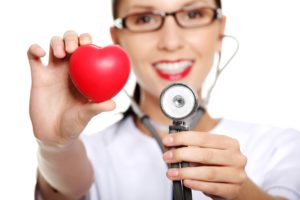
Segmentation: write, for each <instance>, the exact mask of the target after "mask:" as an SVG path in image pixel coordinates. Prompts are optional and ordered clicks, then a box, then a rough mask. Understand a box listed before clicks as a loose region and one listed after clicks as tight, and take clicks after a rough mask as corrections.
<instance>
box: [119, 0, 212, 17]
mask: <svg viewBox="0 0 300 200" xmlns="http://www.w3.org/2000/svg"><path fill="white" fill-rule="evenodd" d="M119 2H120V3H119V8H118V10H119V15H121V16H122V15H126V14H127V13H129V12H134V11H138V10H150V9H151V10H162V11H174V10H178V9H181V8H182V7H184V6H189V5H203V6H209V7H213V6H215V0H119Z"/></svg>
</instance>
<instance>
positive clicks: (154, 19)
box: [126, 13, 162, 32]
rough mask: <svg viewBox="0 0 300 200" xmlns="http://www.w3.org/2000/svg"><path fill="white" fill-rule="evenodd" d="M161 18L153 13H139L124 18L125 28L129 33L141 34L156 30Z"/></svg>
mask: <svg viewBox="0 0 300 200" xmlns="http://www.w3.org/2000/svg"><path fill="white" fill-rule="evenodd" d="M161 22H162V17H161V16H160V15H157V14H153V13H139V14H133V15H129V16H127V17H126V26H127V28H128V29H129V30H131V31H136V32H143V31H151V30H155V29H157V28H158V27H159V26H160V25H161Z"/></svg>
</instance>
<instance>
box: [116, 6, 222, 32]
mask: <svg viewBox="0 0 300 200" xmlns="http://www.w3.org/2000/svg"><path fill="white" fill-rule="evenodd" d="M167 16H173V17H174V18H175V21H176V23H177V24H178V26H179V27H181V28H198V27H204V26H208V25H210V24H212V23H213V22H214V21H215V20H217V19H220V18H221V17H222V10H221V9H220V8H218V9H215V8H207V7H200V8H193V9H181V10H178V11H175V12H163V11H152V12H143V13H135V14H131V15H127V16H125V17H123V18H118V19H116V20H114V27H116V28H117V29H127V30H129V31H131V32H136V33H141V32H151V31H156V30H159V29H160V28H161V27H162V26H163V24H164V21H165V18H166V17H167Z"/></svg>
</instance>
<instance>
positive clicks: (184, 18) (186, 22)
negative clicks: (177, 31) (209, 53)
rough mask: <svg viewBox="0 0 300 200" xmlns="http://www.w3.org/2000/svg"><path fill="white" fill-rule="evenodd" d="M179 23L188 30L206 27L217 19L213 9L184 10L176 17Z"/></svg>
mask: <svg viewBox="0 0 300 200" xmlns="http://www.w3.org/2000/svg"><path fill="white" fill-rule="evenodd" d="M176 17H177V20H178V23H179V24H180V25H181V26H183V27H187V28H192V27H201V26H206V25H209V24H210V23H212V22H213V21H214V19H215V10H214V9H212V8H196V9H190V10H183V11H180V12H178V13H177V15H176Z"/></svg>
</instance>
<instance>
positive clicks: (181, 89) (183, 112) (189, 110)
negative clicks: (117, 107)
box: [126, 83, 205, 200]
mask: <svg viewBox="0 0 300 200" xmlns="http://www.w3.org/2000/svg"><path fill="white" fill-rule="evenodd" d="M126 94H127V95H128V93H126ZM128 97H129V98H130V101H131V107H132V109H133V112H134V113H135V114H136V116H137V117H138V118H139V120H140V121H141V122H142V123H143V124H144V126H145V127H146V128H147V129H148V130H149V132H150V133H151V134H152V136H153V138H154V139H155V140H156V142H157V144H158V146H159V147H160V149H161V151H162V152H165V148H164V145H163V143H162V141H161V139H160V137H159V134H158V132H157V130H156V128H155V127H154V125H153V123H152V122H151V120H150V118H149V117H148V116H147V115H146V114H145V113H143V112H142V111H141V109H140V108H139V107H138V105H137V103H136V102H135V100H134V99H133V98H132V97H131V96H130V95H128ZM160 107H161V110H162V112H163V113H164V114H165V115H166V116H167V117H168V118H170V119H171V120H172V121H173V122H172V124H171V125H170V126H169V133H170V134H172V133H178V132H181V131H188V130H190V125H189V124H188V123H187V122H186V119H187V118H188V117H190V116H192V115H193V118H192V119H194V120H195V119H196V120H197V121H198V120H199V119H201V118H202V116H203V114H204V112H205V109H204V108H203V107H202V106H199V105H198V98H197V96H196V94H195V92H194V91H193V90H192V89H191V88H190V87H189V86H187V85H185V84H182V83H175V84H172V85H169V86H168V87H167V88H165V89H164V90H163V91H162V93H161V96H160ZM188 166H189V165H188V163H186V162H181V163H172V164H170V165H168V168H182V167H188ZM173 198H174V200H192V191H191V189H190V188H187V187H185V186H184V185H183V183H182V181H181V180H180V181H173Z"/></svg>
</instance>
